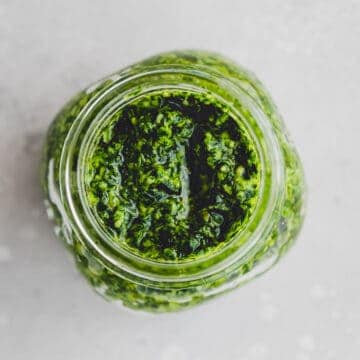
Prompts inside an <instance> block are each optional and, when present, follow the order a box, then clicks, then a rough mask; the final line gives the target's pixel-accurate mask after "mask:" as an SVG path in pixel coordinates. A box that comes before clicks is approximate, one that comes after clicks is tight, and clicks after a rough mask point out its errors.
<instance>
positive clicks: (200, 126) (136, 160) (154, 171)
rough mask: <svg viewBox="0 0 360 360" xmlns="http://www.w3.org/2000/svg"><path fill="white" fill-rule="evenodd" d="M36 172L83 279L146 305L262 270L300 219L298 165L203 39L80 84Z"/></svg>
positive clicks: (220, 287) (236, 71)
mask: <svg viewBox="0 0 360 360" xmlns="http://www.w3.org/2000/svg"><path fill="white" fill-rule="evenodd" d="M42 179H43V186H44V190H45V194H46V201H45V202H46V206H47V208H48V214H49V215H51V216H52V217H53V218H54V220H55V224H56V225H55V231H56V233H57V234H58V235H59V236H60V237H61V238H62V239H64V240H65V241H66V242H67V244H68V246H69V249H70V250H71V251H72V253H73V254H74V256H75V259H76V261H77V264H78V266H79V269H80V271H81V272H82V273H83V274H84V275H85V277H86V278H87V279H88V280H89V282H90V284H91V285H92V286H93V287H94V288H95V289H96V291H97V292H99V293H100V294H101V295H103V296H104V297H105V298H106V299H108V300H111V301H118V300H119V301H121V302H122V303H123V304H124V305H126V306H128V307H131V308H135V309H142V310H146V311H156V312H161V311H173V310H177V309H181V308H184V307H188V306H191V305H194V304H197V303H200V302H202V301H203V300H205V299H208V298H211V297H213V296H215V295H217V294H220V293H222V292H224V291H227V290H229V289H232V288H234V287H236V286H237V285H240V284H242V283H244V282H246V281H248V280H249V279H251V278H253V277H255V276H256V275H258V274H259V273H262V272H264V271H266V270H267V269H269V268H270V267H271V266H272V265H273V264H275V263H276V261H277V260H278V259H279V258H280V256H281V255H282V254H283V253H284V252H285V251H286V250H287V249H288V248H289V246H290V245H291V244H292V243H293V240H294V239H295V237H296V235H297V233H298V231H299V229H300V227H301V223H302V219H303V204H304V178H303V172H302V167H301V163H300V160H299V157H298V155H297V153H296V151H295V149H294V147H293V145H292V143H291V142H290V140H289V137H288V134H287V131H286V129H285V127H284V125H283V122H282V120H281V118H280V115H279V114H278V112H277V110H276V108H275V106H274V104H273V102H272V100H271V98H270V96H269V95H268V93H267V92H266V90H265V89H264V87H263V85H262V84H261V83H260V82H259V81H258V80H257V79H256V78H255V77H254V75H253V74H251V73H250V72H249V71H247V70H245V69H244V68H242V67H240V66H238V65H236V64H234V63H233V62H231V61H229V60H227V59H226V58H224V57H222V56H220V55H217V54H213V53H208V52H203V51H179V52H169V53H164V54H160V55H156V56H154V57H151V58H149V59H146V60H144V61H141V62H139V63H137V64H134V65H132V66H130V67H128V68H126V69H123V70H121V71H119V72H117V73H115V74H113V75H111V76H109V77H107V78H105V79H103V80H101V81H99V82H97V83H95V84H94V85H92V86H90V87H88V88H87V89H85V90H84V91H82V92H80V93H79V94H78V95H77V96H75V97H74V98H73V99H72V100H71V101H70V102H69V103H68V104H67V105H66V106H65V107H64V108H63V109H62V110H61V111H60V112H59V114H58V115H57V116H56V118H55V120H54V122H53V123H52V125H51V126H50V128H49V131H48V135H47V139H46V143H45V146H44V161H43V167H42Z"/></svg>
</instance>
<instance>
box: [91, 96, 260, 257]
mask: <svg viewBox="0 0 360 360" xmlns="http://www.w3.org/2000/svg"><path fill="white" fill-rule="evenodd" d="M96 141H97V142H96V145H95V146H94V149H93V151H92V155H91V156H90V157H89V159H87V169H86V185H87V186H86V189H87V199H88V201H89V204H90V206H91V208H92V210H93V212H94V213H95V216H96V218H97V219H99V221H100V223H101V225H102V226H103V227H104V230H105V231H107V232H109V233H110V236H111V237H112V239H113V241H114V242H116V243H118V245H119V246H125V247H126V248H129V250H130V251H134V252H135V253H137V254H139V255H141V256H145V257H149V258H152V259H157V260H179V259H183V258H187V257H191V258H194V257H195V255H197V256H200V254H206V253H207V252H208V251H209V250H210V249H212V250H214V249H216V248H217V247H218V246H219V245H221V244H222V243H224V242H226V241H227V240H230V239H229V237H228V236H227V233H228V231H229V229H232V230H234V229H237V230H239V229H240V228H241V225H242V224H243V223H245V222H246V220H247V219H248V218H249V217H250V215H251V213H252V211H253V208H254V206H255V205H256V200H257V195H258V184H259V160H258V156H257V154H256V151H255V149H254V146H253V144H252V143H251V140H250V138H249V136H248V135H247V134H246V132H245V130H244V129H243V128H241V124H239V123H237V122H236V121H235V120H234V119H233V118H232V117H231V115H230V114H229V109H228V108H227V107H226V106H225V105H224V104H221V103H219V101H218V100H216V99H214V98H213V97H212V96H211V95H209V94H196V93H193V92H186V91H178V90H176V91H174V90H173V91H167V92H166V93H162V92H160V93H159V92H157V93H151V94H150V95H149V94H148V95H146V96H143V97H141V98H140V99H138V100H136V101H133V102H132V103H131V104H128V105H127V106H125V108H123V109H121V110H119V111H117V112H116V114H115V115H112V117H111V119H110V123H109V124H108V125H107V126H106V127H105V128H103V129H102V130H101V136H100V137H99V138H98V139H96Z"/></svg>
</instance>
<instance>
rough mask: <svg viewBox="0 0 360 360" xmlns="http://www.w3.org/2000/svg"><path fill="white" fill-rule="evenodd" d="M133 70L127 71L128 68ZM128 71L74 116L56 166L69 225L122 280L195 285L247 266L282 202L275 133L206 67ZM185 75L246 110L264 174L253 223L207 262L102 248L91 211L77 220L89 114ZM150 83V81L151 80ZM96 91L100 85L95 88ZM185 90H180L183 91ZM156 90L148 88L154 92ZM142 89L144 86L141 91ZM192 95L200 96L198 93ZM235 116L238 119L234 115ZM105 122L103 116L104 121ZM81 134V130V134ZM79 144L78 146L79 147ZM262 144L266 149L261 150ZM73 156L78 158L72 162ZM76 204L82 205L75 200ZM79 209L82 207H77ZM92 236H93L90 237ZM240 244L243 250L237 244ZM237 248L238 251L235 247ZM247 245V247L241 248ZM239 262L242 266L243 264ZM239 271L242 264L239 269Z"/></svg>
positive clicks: (242, 95)
mask: <svg viewBox="0 0 360 360" xmlns="http://www.w3.org/2000/svg"><path fill="white" fill-rule="evenodd" d="M129 69H131V67H130V68H129ZM129 69H125V70H124V71H122V72H121V73H120V74H117V75H116V76H111V77H108V78H105V79H104V80H103V81H102V82H100V83H98V84H104V83H105V82H106V81H109V80H111V85H110V86H109V87H106V88H105V89H104V90H101V91H100V92H99V93H98V94H97V95H96V96H94V98H93V99H92V100H90V102H89V103H88V104H86V105H85V107H84V108H83V110H82V111H81V112H80V114H79V115H78V118H77V119H76V121H74V126H73V127H72V128H71V129H70V131H69V134H68V136H67V138H66V141H65V146H64V151H63V153H62V156H61V161H60V163H61V165H60V178H61V179H62V180H61V181H60V191H61V193H62V195H63V196H65V197H66V199H67V202H68V204H69V207H70V210H71V220H72V221H71V222H72V223H73V225H74V226H73V227H74V228H75V229H76V231H77V232H78V233H79V236H78V237H79V238H81V239H84V241H85V242H86V243H87V244H88V245H89V248H90V250H91V251H92V252H94V253H95V254H96V255H97V256H98V257H99V259H100V261H101V262H103V263H104V264H105V265H107V266H110V267H111V269H112V270H113V271H115V272H117V271H119V272H121V273H122V275H123V276H124V274H125V275H127V276H130V277H137V278H139V279H147V280H149V281H154V282H157V283H158V282H179V281H182V282H183V281H193V280H197V279H202V278H204V277H208V276H212V275H214V274H216V273H220V272H221V271H223V270H225V269H227V268H229V267H230V266H232V265H233V264H235V263H236V264H240V263H241V262H245V261H246V259H248V258H249V256H250V254H253V252H254V250H255V249H257V248H259V246H260V245H261V244H260V242H261V240H262V239H263V238H264V236H265V235H266V234H269V233H270V231H271V229H272V227H273V226H272V225H273V224H272V223H271V216H272V214H273V212H274V211H276V209H277V208H278V206H279V204H280V203H281V202H282V198H283V195H284V194H283V183H284V171H283V158H282V155H281V151H280V145H279V143H278V141H277V139H276V136H275V134H274V133H273V129H272V127H271V124H270V122H269V121H268V118H267V116H266V114H265V113H264V112H263V111H262V109H261V108H260V106H259V104H258V103H257V102H256V101H254V99H253V98H252V97H251V96H250V95H249V94H248V93H247V91H246V89H243V88H242V87H241V86H240V84H239V83H234V82H232V81H230V80H229V79H227V78H224V77H223V75H221V74H219V73H216V71H212V70H211V69H209V67H201V66H200V67H199V66H196V67H191V66H189V65H186V66H179V65H174V66H173V65H171V66H169V65H155V66H154V65H152V66H148V67H147V69H146V71H140V72H137V73H135V74H132V73H131V71H129ZM165 74H168V75H169V74H170V75H177V76H178V75H179V74H182V75H186V76H189V77H192V76H195V77H200V78H202V79H206V80H207V81H211V82H214V83H215V84H216V86H218V87H221V88H222V89H223V90H226V91H227V92H229V93H231V94H232V97H233V98H236V99H238V101H239V102H240V103H241V105H242V106H243V107H244V110H245V111H248V112H249V114H251V118H253V120H254V122H253V123H252V124H250V123H246V122H247V121H248V117H247V116H238V118H241V121H242V123H243V122H245V123H246V124H245V125H246V126H247V127H248V129H247V130H249V132H250V135H251V136H252V140H253V141H254V144H256V150H257V151H258V153H259V155H260V156H259V158H260V162H261V168H262V169H263V170H262V172H263V173H262V175H261V180H260V183H261V191H260V192H259V198H258V203H257V205H256V207H255V209H254V211H253V214H252V215H251V221H250V219H249V221H248V223H247V224H246V225H245V227H244V228H243V229H242V231H241V233H240V234H238V239H234V240H230V241H229V242H228V244H226V245H225V246H224V248H223V249H222V250H221V251H220V252H214V253H213V254H211V255H212V256H213V258H212V261H210V258H208V257H206V256H205V257H202V258H200V259H194V260H191V259H190V260H189V261H188V262H171V263H169V262H158V261H153V260H151V259H146V258H144V257H139V256H136V255H135V254H130V253H129V252H127V253H125V252H123V253H121V254H120V253H119V252H115V251H114V250H113V249H109V247H108V246H106V245H105V244H104V243H102V241H101V240H103V239H102V238H101V236H99V235H100V234H99V229H96V226H95V227H94V224H93V223H92V224H91V225H92V228H91V231H92V233H89V226H87V225H86V223H85V222H84V221H85V220H86V221H88V219H89V216H88V215H89V212H87V211H85V215H86V216H87V219H84V217H83V216H81V213H82V211H84V210H85V209H84V204H85V201H84V191H83V189H82V184H83V179H82V171H83V170H82V169H83V163H82V160H84V157H85V156H84V154H85V151H86V149H87V148H88V146H89V142H87V141H86V140H89V137H90V136H91V134H92V132H91V131H94V129H96V126H99V123H96V122H98V121H99V115H97V116H96V117H95V118H93V119H91V116H90V115H91V113H92V111H93V109H94V108H95V107H96V106H98V104H99V103H101V102H102V101H104V100H106V99H107V97H109V98H110V95H111V94H112V93H114V92H115V90H116V91H119V89H121V88H122V87H124V86H125V85H128V86H129V84H131V82H133V81H134V80H138V79H150V78H151V77H153V76H155V77H157V76H159V75H165ZM150 82H151V81H150ZM97 86H98V85H97ZM162 86H163V88H164V89H165V88H168V89H169V86H170V84H163V85H162ZM175 86H176V88H177V89H183V88H184V86H185V87H186V86H189V84H180V83H179V84H177V85H175ZM181 86H183V87H181ZM153 88H154V86H153V85H152V87H151V86H149V87H148V91H149V89H150V90H151V89H152V90H153ZM94 89H96V86H95V87H94V86H90V87H89V88H88V90H87V91H88V92H90V91H93V90H94ZM129 89H130V90H129V93H128V94H126V93H124V92H119V93H120V94H121V97H122V99H123V100H124V99H126V98H127V95H128V96H130V98H131V96H134V94H132V92H134V89H133V88H131V86H130V87H129ZM142 90H144V87H143V88H142ZM193 90H197V91H200V90H201V89H199V88H196V89H193ZM112 101H113V102H114V103H117V106H118V101H119V99H117V98H116V97H115V98H113V99H112ZM222 102H223V103H225V104H226V105H228V106H229V107H230V108H234V104H228V103H226V101H225V99H222ZM104 105H105V106H106V108H105V107H104V108H102V110H101V113H102V114H105V113H106V111H108V110H109V109H110V110H111V105H112V103H111V101H110V102H109V101H108V102H106V101H105V102H104ZM238 115H239V114H238ZM105 118H106V117H105V116H104V117H103V119H105ZM254 126H256V127H257V130H256V131H257V133H255V132H254ZM84 130H85V131H84ZM259 134H261V136H262V137H263V140H264V144H260V143H259V141H258V139H257V136H258V135H259ZM77 145H79V146H77ZM264 145H265V147H264ZM77 147H78V148H79V150H78V151H79V152H78V153H77V154H76V151H75V149H76V148H77ZM76 156H77V157H78V159H75V158H76ZM74 164H76V177H75V178H74V176H73V175H72V172H73V169H74ZM74 190H75V192H76V194H77V196H78V197H79V199H77V200H78V201H76V200H75V199H74ZM79 200H80V201H79ZM79 205H81V207H80V206H79ZM95 233H96V237H94V234H95ZM240 239H241V242H242V243H241V245H239V243H240ZM236 243H237V244H238V246H237V247H236V246H235V245H236ZM231 244H232V245H231ZM245 245H246V246H245ZM241 260H242V261H241ZM239 266H240V265H239Z"/></svg>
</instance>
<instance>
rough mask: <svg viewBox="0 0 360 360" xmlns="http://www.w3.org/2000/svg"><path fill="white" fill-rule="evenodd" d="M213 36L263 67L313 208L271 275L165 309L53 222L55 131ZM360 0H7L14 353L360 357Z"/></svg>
mask: <svg viewBox="0 0 360 360" xmlns="http://www.w3.org/2000/svg"><path fill="white" fill-rule="evenodd" d="M173 48H203V49H209V50H216V51H219V52H222V53H224V54H225V55H228V56H230V57H232V58H233V59H235V60H236V61H238V62H240V63H242V64H243V65H245V66H247V67H249V68H251V69H252V70H253V71H255V72H256V74H257V75H258V76H259V77H260V79H262V80H263V81H264V83H265V84H266V86H267V87H268V89H269V90H270V92H271V93H272V95H273V97H274V99H275V101H276V102H277V104H278V106H279V108H280V110H281V112H282V114H283V116H284V118H285V121H286V123H287V125H288V128H289V130H290V132H291V134H292V136H293V139H294V141H295V143H296V144H297V147H298V149H299V152H300V155H301V156H302V158H303V161H304V166H305V170H306V175H307V182H308V187H309V203H308V212H307V213H308V214H307V219H306V222H305V225H304V229H303V231H302V233H301V236H300V237H299V240H298V242H297V244H296V246H295V247H294V248H293V249H292V251H291V252H290V253H289V254H288V256H287V257H286V258H284V259H283V261H282V262H281V263H280V264H279V265H278V266H276V267H275V268H274V269H273V270H272V271H270V272H268V273H267V274H266V275H265V276H263V277H262V278H261V279H258V280H256V281H254V282H253V283H251V284H249V285H247V286H246V287H243V288H242V289H239V290H237V291H234V292H232V293H231V294H228V295H226V296H224V297H222V298H219V299H217V300H215V301H212V302H209V303H207V304H205V305H203V306H200V307H197V308H194V309H191V310H189V311H185V312H182V313H177V314H170V315H160V316H150V315H145V314H142V313H140V314H136V313H133V312H126V311H123V310H121V309H119V308H117V307H115V306H112V305H110V304H108V303H106V302H104V301H103V300H102V299H101V298H100V297H98V296H97V295H95V294H94V293H93V292H92V291H91V290H90V288H89V287H88V286H87V284H86V283H85V281H84V280H83V279H82V278H81V277H80V275H79V274H78V273H77V271H76V269H75V267H74V266H73V263H72V260H71V258H70V256H69V255H68V254H67V252H66V251H65V249H64V247H63V245H62V244H61V243H60V242H59V241H57V239H56V238H55V236H54V235H53V232H52V227H51V225H50V224H48V221H47V219H46V217H45V213H44V208H43V205H42V198H41V192H40V189H39V185H38V163H39V151H40V147H41V142H42V140H43V136H44V132H45V131H46V128H47V126H48V125H49V123H50V121H51V119H52V117H53V116H54V114H55V112H56V111H57V110H58V109H59V107H60V106H61V105H62V104H63V103H64V102H65V101H66V100H67V99H68V98H69V97H70V96H72V95H73V94H74V93H75V92H77V91H78V90H79V89H81V88H82V87H84V86H86V85H87V84H89V83H91V82H93V81H95V80H97V79H98V78H100V77H102V76H104V75H106V74H109V73H111V72H113V71H114V70H117V69H119V68H121V67H122V66H124V65H127V64H130V63H132V62H134V61H137V60H140V59H142V58H144V57H146V56H148V55H151V54H153V53H156V52H158V51H163V50H168V49H173ZM359 65H360V1H356V0H353V1H350V0H341V1H340V0H332V1H330V0H305V1H282V0H269V1H238V0H234V1H225V0H221V1H220V0H217V1H210V0H209V1H199V0H197V1H194V0H190V1H188V0H181V1H179V0H176V1H174V0H166V1H165V0H164V1H154V0H151V1H149V0H144V1H134V0H133V1H130V0H129V1H120V0H114V1H87V2H86V1H83V0H81V1H80V0H76V1H75V0H56V1H54V0H53V1H45V0H44V1H39V0H38V1H37V0H22V1H19V0H0V352H1V355H0V357H1V358H3V359H11V360H17V359H26V360H28V359H34V360H42V359H52V360H63V359H71V360H78V359H90V360H96V359H101V360H102V359H124V360H126V359H132V360H138V359H151V360H152V359H154V360H188V359H189V360H213V359H214V360H218V359H224V360H265V359H272V360H273V359H277V360H283V359H284V360H289V359H291V360H312V359H316V360H327V359H328V360H331V359H341V360H356V359H359V356H360V306H359V305H360V280H359V277H360V267H359V252H360V237H359V226H360V224H359V223H358V221H359V216H360V205H359V204H360V190H359V189H360V185H359V184H360V165H359V150H360V145H359V143H360V120H359V105H360V90H359V89H360V86H359V83H360V68H359Z"/></svg>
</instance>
